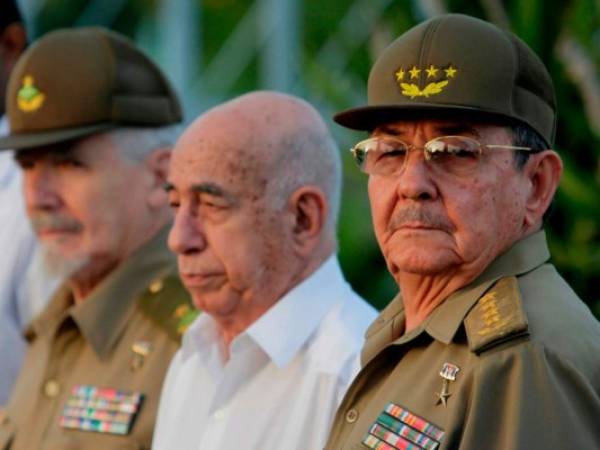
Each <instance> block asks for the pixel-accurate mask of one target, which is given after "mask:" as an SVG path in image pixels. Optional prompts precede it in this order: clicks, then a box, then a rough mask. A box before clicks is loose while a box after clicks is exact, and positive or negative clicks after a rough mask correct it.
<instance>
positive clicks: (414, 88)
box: [394, 64, 458, 100]
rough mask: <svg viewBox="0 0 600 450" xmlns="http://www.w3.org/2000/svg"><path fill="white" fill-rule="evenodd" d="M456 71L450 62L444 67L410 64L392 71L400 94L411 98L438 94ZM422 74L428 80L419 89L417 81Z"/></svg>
mask: <svg viewBox="0 0 600 450" xmlns="http://www.w3.org/2000/svg"><path fill="white" fill-rule="evenodd" d="M457 73H458V69H457V68H456V67H454V66H453V65H452V64H450V65H449V66H448V67H446V68H442V67H437V66H434V65H433V64H430V65H429V66H427V67H425V68H418V67H417V66H412V67H410V68H406V69H405V68H404V67H400V68H399V69H398V70H397V71H396V72H394V76H395V78H396V82H397V83H398V85H399V86H400V87H401V88H402V95H404V96H406V97H410V98H411V100H412V99H415V98H416V97H429V96H430V95H435V94H439V93H440V92H442V91H443V90H444V88H445V87H446V86H447V85H448V83H449V82H450V79H451V78H454V77H455V76H456V74H457ZM423 76H425V79H426V80H430V81H428V83H427V85H426V86H425V87H424V88H423V89H421V88H420V87H419V84H418V83H419V81H420V79H421V77H423ZM411 80H415V82H411Z"/></svg>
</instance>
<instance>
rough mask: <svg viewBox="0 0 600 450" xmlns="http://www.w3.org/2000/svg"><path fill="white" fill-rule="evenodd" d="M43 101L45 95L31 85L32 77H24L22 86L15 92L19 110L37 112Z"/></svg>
mask: <svg viewBox="0 0 600 450" xmlns="http://www.w3.org/2000/svg"><path fill="white" fill-rule="evenodd" d="M45 99H46V95H44V94H43V93H42V92H41V91H40V90H39V89H38V88H36V87H35V86H34V85H33V77H32V76H31V75H25V76H24V77H23V86H21V89H19V91H18V92H17V103H18V105H19V109H20V110H21V111H23V112H33V111H37V110H38V109H40V107H41V106H42V105H43V104H44V100H45Z"/></svg>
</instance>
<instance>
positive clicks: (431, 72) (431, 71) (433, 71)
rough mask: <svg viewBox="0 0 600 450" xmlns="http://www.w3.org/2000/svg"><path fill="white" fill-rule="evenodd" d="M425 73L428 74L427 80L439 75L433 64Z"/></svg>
mask: <svg viewBox="0 0 600 450" xmlns="http://www.w3.org/2000/svg"><path fill="white" fill-rule="evenodd" d="M425 71H426V72H427V78H433V77H435V76H436V75H437V73H438V69H437V67H435V66H434V65H433V64H431V65H430V66H429V67H428V68H427V69H425Z"/></svg>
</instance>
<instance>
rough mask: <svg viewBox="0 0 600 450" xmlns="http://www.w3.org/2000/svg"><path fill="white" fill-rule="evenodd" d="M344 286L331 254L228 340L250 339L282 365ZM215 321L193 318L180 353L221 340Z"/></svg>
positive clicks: (236, 341) (321, 317)
mask: <svg viewBox="0 0 600 450" xmlns="http://www.w3.org/2000/svg"><path fill="white" fill-rule="evenodd" d="M346 288H347V284H346V281H345V280H344V277H343V274H342V270H341V268H340V266H339V263H338V260H337V258H336V256H335V255H332V256H331V257H330V258H328V259H327V261H326V262H325V263H324V264H322V265H321V266H320V267H319V268H318V269H317V270H316V271H315V272H313V273H312V274H311V275H310V276H309V277H308V278H306V279H305V280H304V281H302V282H301V283H299V284H298V285H297V286H295V287H294V288H293V289H292V290H291V291H289V292H288V293H287V294H285V295H284V296H283V297H282V298H281V299H279V301H278V302H277V303H275V304H274V305H273V306H272V307H271V308H270V309H269V310H268V311H267V312H266V313H265V314H263V315H262V316H261V317H260V318H259V319H258V320H256V321H255V322H254V323H253V324H252V325H250V326H249V327H248V328H247V329H246V331H245V332H244V333H242V334H241V335H239V336H237V337H236V338H235V339H234V340H233V342H232V343H231V349H232V352H233V351H234V349H235V347H236V346H237V345H243V341H245V340H247V339H248V338H250V339H251V340H252V342H254V344H256V345H257V346H258V347H259V348H260V349H261V350H262V351H263V352H264V353H265V354H266V355H267V356H268V357H269V359H270V360H271V361H272V362H273V363H274V364H275V365H276V366H277V367H284V366H285V365H286V364H287V363H289V362H290V361H291V360H292V358H293V357H294V356H295V355H296V354H297V353H298V352H299V351H300V349H301V348H302V347H303V345H304V344H305V343H306V342H307V341H308V340H309V339H310V337H311V335H312V334H313V333H314V331H315V330H316V329H317V328H318V327H319V325H320V323H321V320H322V319H323V317H324V316H325V315H326V314H327V313H328V312H329V311H330V310H331V309H332V307H333V306H334V305H335V304H336V303H338V302H340V301H341V300H342V297H343V292H344V289H346ZM213 322H214V321H213V320H212V319H211V318H209V317H208V316H207V315H206V314H202V315H200V316H199V317H198V319H196V321H195V323H193V324H192V325H191V326H190V328H189V330H188V331H187V333H186V335H185V336H184V339H183V350H182V353H183V356H184V357H188V356H190V355H191V353H192V352H193V351H194V350H196V351H204V352H207V351H209V350H208V348H207V347H208V346H210V345H214V344H215V343H217V342H220V339H219V338H218V332H217V330H216V325H215V324H214V323H213Z"/></svg>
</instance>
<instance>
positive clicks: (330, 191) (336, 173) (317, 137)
mask: <svg viewBox="0 0 600 450" xmlns="http://www.w3.org/2000/svg"><path fill="white" fill-rule="evenodd" d="M278 145H279V146H280V149H281V151H280V152H278V153H279V156H278V158H277V159H276V160H275V161H274V163H273V166H272V167H271V175H272V179H271V183H270V184H269V190H270V191H271V193H272V194H274V197H275V198H278V199H279V201H281V202H282V203H284V202H285V201H287V199H288V198H289V196H290V195H291V194H292V193H293V192H294V191H295V190H297V189H299V188H300V187H302V186H306V185H314V186H318V187H319V188H321V189H322V190H323V193H324V194H325V197H326V198H327V201H328V203H329V214H328V217H327V222H326V228H328V230H329V232H331V233H332V234H333V235H335V229H336V225H337V218H338V214H339V209H340V197H341V190H342V168H341V166H342V163H341V159H340V154H339V150H338V147H337V145H336V144H335V141H334V140H333V138H332V137H331V135H330V134H329V132H327V131H326V130H323V129H319V128H312V127H310V128H309V127H305V128H299V129H297V130H295V131H294V132H293V133H292V134H288V135H284V136H282V138H281V139H280V141H279V143H278Z"/></svg>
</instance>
